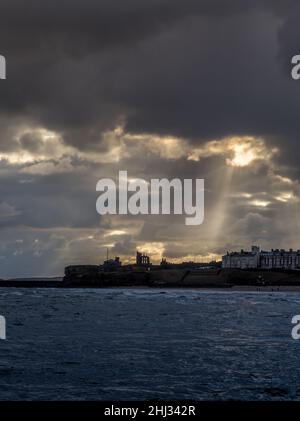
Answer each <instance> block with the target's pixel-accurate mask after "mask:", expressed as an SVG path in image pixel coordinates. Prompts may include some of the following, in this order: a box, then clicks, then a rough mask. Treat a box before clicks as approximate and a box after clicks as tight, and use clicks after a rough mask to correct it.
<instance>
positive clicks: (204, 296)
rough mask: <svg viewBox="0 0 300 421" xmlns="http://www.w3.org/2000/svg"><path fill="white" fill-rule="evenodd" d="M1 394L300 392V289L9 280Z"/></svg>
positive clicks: (265, 395) (3, 303)
mask: <svg viewBox="0 0 300 421" xmlns="http://www.w3.org/2000/svg"><path fill="white" fill-rule="evenodd" d="M0 314H2V315H4V316H5V317H6V321H7V340H6V341H3V340H2V341H0V400H6V399H13V400H18V399H28V400H29V399H30V400H40V399H42V400H45V399H46V400H53V399H80V400H96V399H97V400H98V399H100V400H102V399H106V400H111V399H112V400H114V399H129V400H130V399H197V400H202V399H209V400H215V399H218V400H219V399H222V400H224V399H226V400H227V399H251V400H254V399H255V400H256V399H260V400H262V399H264V400H265V399H299V398H300V341H295V340H293V339H292V338H291V328H292V324H291V318H292V316H293V315H295V314H300V294H297V293H277V292H276V293H262V292H260V293H254V292H253V293H251V292H243V293H240V292H230V291H214V290H211V291H201V290H200V291H199V290H198V291H195V290H147V289H127V290H125V289H124V290H123V289H114V290H113V289H105V290H101V289H97V290H91V289H72V290H63V289H61V290H59V289H36V290H33V289H14V288H9V289H8V288H7V289H6V288H1V290H0Z"/></svg>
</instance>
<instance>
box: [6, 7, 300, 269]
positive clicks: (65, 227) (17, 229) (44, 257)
mask: <svg viewBox="0 0 300 421" xmlns="http://www.w3.org/2000/svg"><path fill="white" fill-rule="evenodd" d="M299 18H300V9H299V6H297V3H296V2H295V1H293V0H291V1H286V0H284V1H280V0H278V1H276V0H274V1H273V0H272V1H271V0H265V1H263V0H251V1H244V0H227V1H224V0H147V1H141V0H126V1H125V0H124V1H123V0H122V1H121V0H118V1H116V0H115V1H114V0H106V1H104V0H101V1H100V0H97V1H96V0H86V1H83V0H82V1H75V0H72V1H71V0H68V1H66V0H61V1H58V0H54V1H48V0H47V1H43V2H41V1H37V0H35V1H33V0H27V1H26V2H24V1H21V0H19V1H17V0H9V1H8V0H3V1H1V5H0V48H1V50H0V53H1V54H4V55H5V56H6V58H7V77H8V79H7V80H6V81H1V84H0V126H1V129H0V178H1V183H0V184H1V185H0V229H1V241H0V259H1V268H2V269H1V274H5V276H9V275H10V274H18V275H19V276H24V275H33V274H60V273H62V271H63V267H64V265H67V264H71V263H79V262H80V263H98V261H99V260H100V254H101V256H102V257H105V253H106V247H107V246H109V247H111V253H116V254H120V255H121V257H122V255H123V256H133V255H134V252H135V249H136V247H138V246H143V245H145V244H146V245H147V244H148V243H151V244H150V245H151V247H152V249H153V250H155V247H156V246H155V245H156V244H157V248H158V249H159V250H164V253H165V255H166V256H167V257H169V258H171V257H178V258H182V257H184V256H189V257H187V258H191V256H194V255H196V256H197V255H200V254H201V255H203V256H204V255H209V253H217V254H222V253H223V252H224V250H225V247H227V248H237V247H246V246H248V245H249V243H250V242H252V241H253V242H257V243H260V244H261V245H262V246H264V247H269V246H270V247H273V246H275V247H281V246H284V247H290V246H294V247H299V244H298V233H299V229H300V227H299V226H298V222H297V220H298V217H297V215H298V210H299V206H298V205H297V203H298V202H299V198H300V191H299V186H298V185H297V184H296V185H295V183H294V182H293V180H295V179H297V178H298V179H299V178H300V174H299V168H298V167H299V165H298V162H299V152H298V149H299V148H298V145H297V139H298V133H299V132H300V119H299V118H298V110H299V107H300V103H299V101H300V91H299V90H300V82H299V83H297V82H295V81H293V80H291V77H290V70H291V69H290V58H291V55H294V54H298V53H300V45H299V41H298V39H299V37H298V20H299ZM116 125H124V126H125V130H124V133H123V135H124V136H125V135H126V134H128V133H129V134H130V135H136V134H143V135H144V136H145V137H144V138H143V140H142V141H140V140H139V141H133V140H131V141H128V142H127V143H126V142H125V143H124V144H123V146H122V142H124V140H122V136H123V135H122V134H119V135H118V134H114V135H109V136H108V135H107V133H106V131H107V130H110V129H113V128H115V127H116ZM41 128H43V129H44V130H50V131H51V130H52V131H55V132H56V134H55V136H56V137H54V138H53V140H50V141H47V142H46V143H45V139H44V136H45V132H43V131H41V130H40V129H41ZM146 133H147V135H145V134H146ZM233 134H235V135H240V136H246V135H255V136H261V137H262V138H263V139H264V141H262V142H263V145H264V147H263V148H262V149H259V151H260V154H262V155H265V156H262V157H260V162H259V163H258V164H253V165H252V166H250V167H249V168H248V167H246V168H244V167H243V168H241V169H239V168H234V172H233V173H234V176H233V177H232V179H231V180H230V183H229V184H230V185H229V186H226V184H225V183H224V179H226V176H228V172H230V169H228V166H227V164H226V159H228V158H230V157H231V156H230V152H229V151H228V150H224V152H220V153H219V154H218V155H214V154H212V155H209V154H208V156H204V157H200V161H199V162H198V161H187V157H188V156H189V151H190V150H192V148H201V147H202V146H203V145H204V144H205V142H206V141H208V140H212V139H222V138H224V137H225V136H228V135H233ZM155 135H156V136H158V140H157V139H156V140H155V139H154V137H155ZM164 135H170V136H177V137H180V138H182V142H184V144H182V145H181V143H180V144H179V149H180V147H182V148H183V150H182V151H180V150H179V152H178V154H177V155H176V154H175V155H173V154H174V150H175V149H176V145H175V146H174V147H173V151H171V152H173V154H172V153H170V151H168V150H167V146H168V145H167V144H163V138H162V136H164ZM60 136H61V137H60ZM51 142H52V143H51ZM219 143H222V140H219ZM70 145H71V146H75V147H74V148H69V146H70ZM265 145H266V146H265ZM51 146H52V147H51ZM159 146H160V148H159ZM223 146H224V147H225V149H226V145H223ZM274 146H278V147H279V152H280V153H278V154H271V155H270V154H268V150H270V148H273V147H274ZM68 148H69V149H68ZM118 148H119V149H120V150H121V152H120V156H118ZM112 149H114V150H113V153H112V154H111V155H109V157H108V158H107V159H106V158H105V154H106V153H108V154H109V152H110V151H111V150H112ZM156 149H157V150H156ZM77 152H78V153H79V152H82V154H81V155H78V154H76V153H77ZM168 153H169V155H168ZM14 154H15V155H14ZM26 154H27V155H29V162H26V159H25V158H26ZM114 154H115V155H116V157H115V158H116V159H115V160H114ZM24 157H25V158H24ZM103 157H104V158H103ZM23 158H24V159H23ZM18 159H19V161H18ZM22 159H23V160H22ZM264 161H265V162H264ZM291 163H293V164H294V168H293V165H291ZM119 169H128V171H129V176H132V177H143V178H145V179H146V180H150V179H151V178H153V177H158V178H161V177H168V178H170V179H171V178H174V177H178V176H180V177H181V178H184V177H185V178H195V177H199V178H202V177H203V178H205V180H206V181H205V182H206V189H207V191H206V196H205V201H206V219H205V223H204V225H203V226H201V227H198V228H199V229H197V230H195V229H191V228H187V227H185V226H184V225H183V223H182V220H183V218H178V217H172V216H170V217H165V218H161V219H160V218H159V217H157V218H156V217H155V218H154V217H151V216H145V217H144V216H143V217H138V218H135V217H131V216H128V217H127V216H124V217H118V216H115V217H112V218H106V217H105V218H99V215H97V213H96V210H95V201H96V197H97V195H96V192H95V185H96V182H97V180H98V179H99V178H101V177H105V176H109V177H116V176H117V173H118V170H119ZM279 175H280V176H281V178H280V177H278V176H279ZM276 177H277V178H276ZM284 177H291V180H289V179H287V178H286V179H284ZM245 192H246V193H247V195H244V193H245ZM293 195H294V196H293ZM222 203H223V205H224V206H221V204H222ZM221 218H223V219H224V220H223V228H222V225H220V227H221V228H220V229H219V230H216V225H218V223H219V219H221ZM286 220H292V221H294V223H293V224H292V226H291V227H290V228H287V227H286V226H285V225H284V222H283V221H286ZM215 231H216V232H215Z"/></svg>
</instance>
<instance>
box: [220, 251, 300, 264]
mask: <svg viewBox="0 0 300 421" xmlns="http://www.w3.org/2000/svg"><path fill="white" fill-rule="evenodd" d="M222 268H224V269H234V268H236V269H258V268H260V269H300V250H293V249H290V250H284V249H275V250H274V249H272V250H270V251H264V250H261V249H260V247H258V246H252V248H251V251H245V250H241V251H239V252H227V254H225V255H224V256H223V257H222Z"/></svg>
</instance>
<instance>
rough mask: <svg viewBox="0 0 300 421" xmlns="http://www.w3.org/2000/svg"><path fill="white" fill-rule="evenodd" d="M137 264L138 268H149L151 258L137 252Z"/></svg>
mask: <svg viewBox="0 0 300 421" xmlns="http://www.w3.org/2000/svg"><path fill="white" fill-rule="evenodd" d="M136 264H137V266H149V265H150V257H149V256H147V254H143V253H140V252H139V251H137V252H136Z"/></svg>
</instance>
